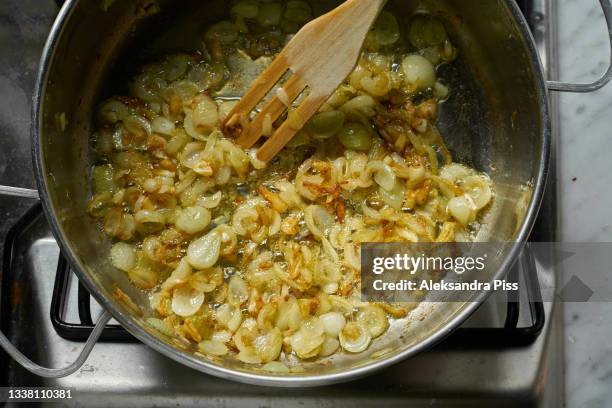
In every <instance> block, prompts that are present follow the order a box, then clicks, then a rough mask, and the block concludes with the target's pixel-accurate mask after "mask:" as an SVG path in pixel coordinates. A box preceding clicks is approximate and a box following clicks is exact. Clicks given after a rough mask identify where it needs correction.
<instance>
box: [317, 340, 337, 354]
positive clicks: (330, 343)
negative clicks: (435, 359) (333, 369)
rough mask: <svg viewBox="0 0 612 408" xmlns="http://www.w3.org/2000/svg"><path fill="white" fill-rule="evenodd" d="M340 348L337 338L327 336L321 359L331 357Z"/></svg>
mask: <svg viewBox="0 0 612 408" xmlns="http://www.w3.org/2000/svg"><path fill="white" fill-rule="evenodd" d="M338 347H340V342H339V341H338V339H337V338H336V337H330V336H325V340H324V341H323V344H322V345H321V351H320V352H319V355H321V357H327V356H331V355H332V354H334V353H335V352H336V350H338Z"/></svg>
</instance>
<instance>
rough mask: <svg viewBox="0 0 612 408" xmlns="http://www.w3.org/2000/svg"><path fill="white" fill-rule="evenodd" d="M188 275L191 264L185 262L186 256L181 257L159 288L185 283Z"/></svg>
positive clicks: (164, 288) (170, 287)
mask: <svg viewBox="0 0 612 408" xmlns="http://www.w3.org/2000/svg"><path fill="white" fill-rule="evenodd" d="M190 275H191V265H189V262H187V258H182V259H181V260H180V262H179V264H178V266H177V267H176V268H175V269H174V270H173V271H172V273H171V274H170V276H169V277H168V279H166V281H165V282H164V283H162V285H161V288H162V289H163V290H170V289H172V288H174V287H175V286H177V285H180V284H182V283H185V282H186V281H187V279H188V278H189V276H190Z"/></svg>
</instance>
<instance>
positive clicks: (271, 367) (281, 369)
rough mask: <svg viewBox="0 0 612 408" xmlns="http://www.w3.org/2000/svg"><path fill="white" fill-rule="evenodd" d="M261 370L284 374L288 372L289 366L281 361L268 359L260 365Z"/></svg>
mask: <svg viewBox="0 0 612 408" xmlns="http://www.w3.org/2000/svg"><path fill="white" fill-rule="evenodd" d="M261 369H262V370H265V371H269V372H271V373H279V374H286V373H289V372H290V371H289V367H287V366H286V365H284V364H283V363H281V362H280V361H270V362H269V363H266V364H264V366H263V367H261Z"/></svg>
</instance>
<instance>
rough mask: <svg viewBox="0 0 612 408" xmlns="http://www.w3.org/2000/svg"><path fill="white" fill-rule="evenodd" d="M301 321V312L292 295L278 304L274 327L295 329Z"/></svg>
mask: <svg viewBox="0 0 612 408" xmlns="http://www.w3.org/2000/svg"><path fill="white" fill-rule="evenodd" d="M301 322H302V313H301V311H300V306H299V305H298V303H297V301H296V300H295V298H294V297H291V298H289V300H287V301H286V302H283V303H281V304H280V305H279V309H278V318H277V319H276V327H278V328H279V329H281V330H297V329H298V328H299V327H300V324H301Z"/></svg>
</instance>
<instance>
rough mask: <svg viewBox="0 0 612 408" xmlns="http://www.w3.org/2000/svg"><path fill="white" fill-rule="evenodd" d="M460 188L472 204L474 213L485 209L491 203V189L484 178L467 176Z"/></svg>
mask: <svg viewBox="0 0 612 408" xmlns="http://www.w3.org/2000/svg"><path fill="white" fill-rule="evenodd" d="M461 187H462V189H463V191H465V193H466V194H467V195H469V196H470V198H471V199H472V201H473V202H474V205H475V206H476V208H475V210H476V211H478V210H481V209H482V208H484V207H486V206H487V204H489V202H490V201H491V196H492V195H491V187H490V185H489V180H488V179H487V178H486V177H485V176H480V175H479V176H468V177H466V178H465V179H464V180H463V183H462V184H461Z"/></svg>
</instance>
